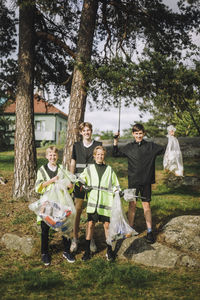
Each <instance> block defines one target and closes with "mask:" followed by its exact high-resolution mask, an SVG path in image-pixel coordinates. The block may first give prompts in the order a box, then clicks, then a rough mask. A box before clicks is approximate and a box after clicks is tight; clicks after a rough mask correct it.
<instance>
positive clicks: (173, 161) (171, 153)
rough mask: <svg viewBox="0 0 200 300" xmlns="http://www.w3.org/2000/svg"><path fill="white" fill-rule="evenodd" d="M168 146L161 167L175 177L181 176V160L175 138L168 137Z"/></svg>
mask: <svg viewBox="0 0 200 300" xmlns="http://www.w3.org/2000/svg"><path fill="white" fill-rule="evenodd" d="M167 137H168V144H167V148H166V151H165V154H164V158H163V167H164V169H165V170H168V171H170V172H172V173H174V174H175V175H176V176H183V158H182V153H181V150H180V146H179V142H178V140H177V138H176V137H174V136H171V135H168V136H167Z"/></svg>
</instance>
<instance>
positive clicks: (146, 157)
mask: <svg viewBox="0 0 200 300" xmlns="http://www.w3.org/2000/svg"><path fill="white" fill-rule="evenodd" d="M162 153H164V147H162V146H160V145H157V144H155V143H153V142H147V141H145V140H142V142H141V143H140V144H138V143H136V142H135V141H134V142H132V143H129V144H127V145H125V146H124V147H122V148H120V150H119V148H118V146H113V156H114V157H119V156H126V157H127V158H128V187H129V188H135V187H137V186H139V185H146V184H152V183H155V159H156V156H157V155H159V154H162Z"/></svg>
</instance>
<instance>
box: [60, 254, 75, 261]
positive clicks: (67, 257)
mask: <svg viewBox="0 0 200 300" xmlns="http://www.w3.org/2000/svg"><path fill="white" fill-rule="evenodd" d="M63 257H64V258H65V259H66V260H67V261H68V262H69V263H74V262H75V258H74V255H73V254H72V253H70V252H63Z"/></svg>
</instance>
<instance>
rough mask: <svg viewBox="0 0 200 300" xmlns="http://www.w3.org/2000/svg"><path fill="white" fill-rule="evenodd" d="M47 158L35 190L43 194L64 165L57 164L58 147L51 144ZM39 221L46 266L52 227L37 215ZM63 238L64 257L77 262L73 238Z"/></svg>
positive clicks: (51, 185) (48, 259)
mask: <svg viewBox="0 0 200 300" xmlns="http://www.w3.org/2000/svg"><path fill="white" fill-rule="evenodd" d="M46 158H47V160H48V162H47V164H45V165H43V166H41V167H40V168H39V170H38V172H37V179H36V183H35V191H36V192H37V193H39V194H41V195H42V194H44V193H45V192H46V191H49V190H50V189H51V188H52V187H53V184H54V183H55V182H56V181H57V180H58V179H59V178H58V171H59V170H60V169H62V166H61V165H58V164H57V161H58V149H57V148H56V147H54V146H50V147H48V148H47V149H46ZM68 188H69V189H72V188H73V185H72V183H70V184H69V185H68ZM37 221H38V222H40V225H41V254H42V262H43V264H44V265H45V266H49V265H50V262H51V259H50V255H49V249H48V244H49V228H50V227H49V226H48V225H47V224H46V223H45V222H44V221H42V219H41V218H40V217H37ZM62 239H63V245H64V252H63V257H64V258H65V259H66V260H67V261H68V262H70V263H73V262H75V258H74V255H73V254H72V253H71V252H70V245H71V240H70V239H68V238H67V237H65V236H62Z"/></svg>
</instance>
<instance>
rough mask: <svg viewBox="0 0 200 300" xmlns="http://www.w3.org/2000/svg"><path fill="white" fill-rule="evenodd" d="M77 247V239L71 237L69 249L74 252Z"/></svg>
mask: <svg viewBox="0 0 200 300" xmlns="http://www.w3.org/2000/svg"><path fill="white" fill-rule="evenodd" d="M77 249H78V239H76V238H73V239H72V242H71V246H70V251H71V252H76V251H77Z"/></svg>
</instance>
